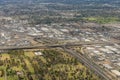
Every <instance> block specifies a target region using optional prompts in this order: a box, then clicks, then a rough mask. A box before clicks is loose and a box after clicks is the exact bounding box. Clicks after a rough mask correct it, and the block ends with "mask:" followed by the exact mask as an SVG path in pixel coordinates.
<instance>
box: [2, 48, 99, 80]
mask: <svg viewBox="0 0 120 80" xmlns="http://www.w3.org/2000/svg"><path fill="white" fill-rule="evenodd" d="M35 53H40V54H35ZM41 53H42V54H41ZM4 79H5V80H99V78H98V77H97V76H95V74H93V73H92V72H91V71H90V70H88V69H87V68H86V67H85V66H83V65H82V64H81V63H79V62H78V61H77V59H75V58H74V57H72V56H71V55H69V54H67V53H65V52H64V51H61V50H60V51H59V50H54V49H52V50H41V51H37V52H24V51H10V52H9V53H3V54H0V80H4Z"/></svg>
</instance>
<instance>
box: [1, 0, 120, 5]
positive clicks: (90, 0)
mask: <svg viewBox="0 0 120 80" xmlns="http://www.w3.org/2000/svg"><path fill="white" fill-rule="evenodd" d="M38 2H40V3H65V4H81V3H99V4H105V3H108V4H119V3H120V0H0V3H38Z"/></svg>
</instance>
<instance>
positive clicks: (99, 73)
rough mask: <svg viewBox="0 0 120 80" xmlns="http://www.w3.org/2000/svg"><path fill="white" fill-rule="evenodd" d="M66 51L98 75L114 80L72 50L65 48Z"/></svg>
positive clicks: (106, 79)
mask: <svg viewBox="0 0 120 80" xmlns="http://www.w3.org/2000/svg"><path fill="white" fill-rule="evenodd" d="M64 50H65V51H66V52H68V53H70V54H72V55H73V56H75V57H76V58H77V59H78V60H79V61H80V62H82V63H84V65H86V66H87V67H88V68H90V69H91V70H93V71H95V72H96V73H97V74H98V75H100V76H101V77H103V78H104V79H105V80H113V79H111V78H110V77H108V75H107V73H105V72H104V71H103V70H101V69H100V68H99V67H97V66H96V65H95V64H94V63H92V62H90V61H89V60H88V59H86V58H85V57H84V56H83V55H81V54H79V53H77V52H73V51H72V50H70V49H67V48H64Z"/></svg>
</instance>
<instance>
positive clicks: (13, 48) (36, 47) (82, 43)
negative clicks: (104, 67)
mask: <svg viewBox="0 0 120 80" xmlns="http://www.w3.org/2000/svg"><path fill="white" fill-rule="evenodd" d="M110 44H113V43H108V42H81V43H67V44H53V45H37V46H36V45H32V46H6V47H4V46H2V47H0V50H19V49H40V48H55V47H64V46H66V47H67V46H81V45H110Z"/></svg>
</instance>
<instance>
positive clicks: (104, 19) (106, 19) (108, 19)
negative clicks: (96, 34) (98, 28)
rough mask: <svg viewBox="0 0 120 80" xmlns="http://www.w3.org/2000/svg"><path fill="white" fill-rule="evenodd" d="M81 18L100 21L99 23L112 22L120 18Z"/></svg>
mask: <svg viewBox="0 0 120 80" xmlns="http://www.w3.org/2000/svg"><path fill="white" fill-rule="evenodd" d="M83 19H84V20H86V21H90V22H97V23H101V24H105V23H114V22H119V21H120V19H119V18H117V17H85V18H83Z"/></svg>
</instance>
